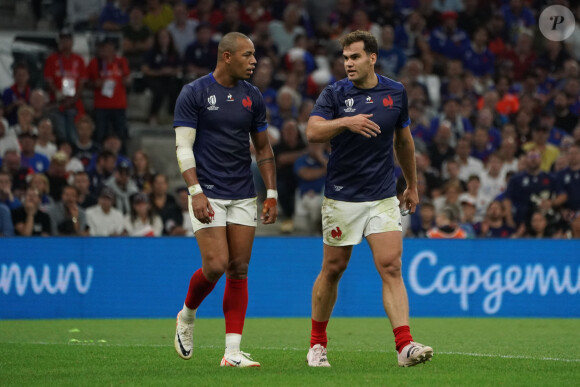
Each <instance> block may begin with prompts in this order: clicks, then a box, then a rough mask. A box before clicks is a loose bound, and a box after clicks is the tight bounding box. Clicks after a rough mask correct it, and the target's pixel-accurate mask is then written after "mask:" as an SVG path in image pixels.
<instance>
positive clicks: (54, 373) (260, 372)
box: [0, 318, 580, 387]
mask: <svg viewBox="0 0 580 387" xmlns="http://www.w3.org/2000/svg"><path fill="white" fill-rule="evenodd" d="M223 332H224V322H223V319H202V318H200V319H198V320H197V322H196V327H195V332H194V341H195V348H194V354H193V357H192V359H191V360H189V361H185V360H182V359H181V358H179V357H178V356H177V354H176V353H175V350H174V349H173V337H174V334H175V320H172V319H171V320H170V319H149V320H25V321H21V320H5V321H0V386H48V385H50V386H109V385H111V386H119V385H132V386H137V385H138V386H158V385H164V386H252V387H256V386H363V385H364V386H431V387H433V386H494V387H495V386H570V385H578V383H579V381H580V349H579V348H580V320H578V319H496V318H485V319H476V318H465V319H458V318H445V319H444V318H438V319H433V318H415V319H412V321H411V332H412V334H413V337H414V339H415V340H416V341H418V342H421V343H424V344H428V345H430V346H432V347H433V349H434V351H435V354H434V357H433V360H432V361H431V362H428V363H426V364H420V365H418V366H416V367H411V368H399V367H398V366H397V361H396V355H395V351H394V340H393V336H392V332H391V329H390V326H389V323H388V320H387V319H386V318H333V319H332V320H331V321H330V324H329V326H328V337H329V344H328V358H329V361H330V363H331V364H332V367H331V368H328V369H319V368H310V367H308V366H307V364H306V362H305V359H306V353H307V350H308V342H309V333H310V320H309V319H305V318H292V319H290V318H288V319H286V318H277V319H257V318H250V319H247V320H246V325H245V328H244V338H243V340H242V350H244V351H246V352H250V353H251V354H252V356H253V358H254V359H255V360H257V361H260V362H261V363H262V367H261V368H259V369H233V368H220V367H219V363H220V360H221V357H222V355H223V347H224V333H223Z"/></svg>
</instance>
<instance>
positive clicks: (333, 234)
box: [330, 226, 342, 239]
mask: <svg viewBox="0 0 580 387" xmlns="http://www.w3.org/2000/svg"><path fill="white" fill-rule="evenodd" d="M330 236H331V237H332V238H334V239H341V238H342V231H341V230H340V227H338V226H336V230H331V231H330Z"/></svg>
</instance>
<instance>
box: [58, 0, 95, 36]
mask: <svg viewBox="0 0 580 387" xmlns="http://www.w3.org/2000/svg"><path fill="white" fill-rule="evenodd" d="M104 5H105V2H104V0H67V2H66V16H67V20H68V22H69V23H70V24H71V25H72V26H73V28H74V30H75V31H78V32H84V31H94V30H96V29H97V27H98V26H99V15H100V14H101V9H102V8H103V6H104Z"/></svg>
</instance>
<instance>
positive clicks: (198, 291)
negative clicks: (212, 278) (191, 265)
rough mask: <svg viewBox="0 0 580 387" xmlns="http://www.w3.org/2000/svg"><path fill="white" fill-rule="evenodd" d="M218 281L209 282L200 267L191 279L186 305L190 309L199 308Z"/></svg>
mask: <svg viewBox="0 0 580 387" xmlns="http://www.w3.org/2000/svg"><path fill="white" fill-rule="evenodd" d="M216 283H217V282H209V281H208V280H207V278H205V276H204V275H203V272H202V271H201V269H198V270H197V271H196V272H195V273H193V275H192V276H191V280H189V289H188V290H187V296H186V297H185V306H187V307H188V308H189V309H197V307H198V306H199V305H200V304H201V302H202V301H203V300H204V299H205V298H206V297H207V295H208V294H210V293H211V291H212V290H213V288H214V287H215V284H216Z"/></svg>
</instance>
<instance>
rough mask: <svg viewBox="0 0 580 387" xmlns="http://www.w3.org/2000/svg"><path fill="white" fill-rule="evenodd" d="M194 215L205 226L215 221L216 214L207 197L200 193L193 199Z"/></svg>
mask: <svg viewBox="0 0 580 387" xmlns="http://www.w3.org/2000/svg"><path fill="white" fill-rule="evenodd" d="M191 208H192V210H193V215H194V216H195V218H196V219H197V220H199V221H200V222H201V223H203V224H209V223H211V221H212V220H213V217H214V212H213V208H211V204H210V203H209V200H208V199H207V196H205V195H204V194H202V193H200V194H197V195H194V196H192V197H191Z"/></svg>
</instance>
